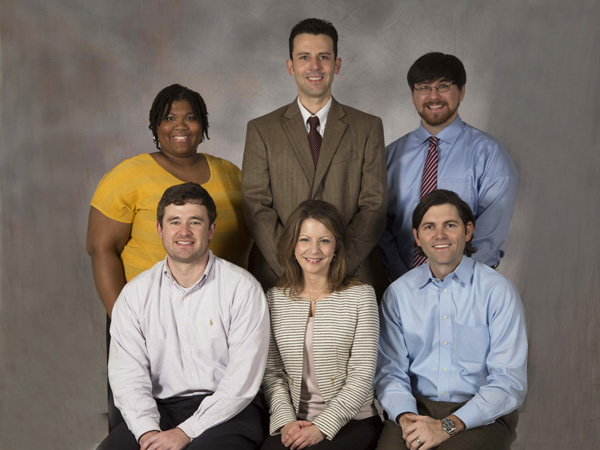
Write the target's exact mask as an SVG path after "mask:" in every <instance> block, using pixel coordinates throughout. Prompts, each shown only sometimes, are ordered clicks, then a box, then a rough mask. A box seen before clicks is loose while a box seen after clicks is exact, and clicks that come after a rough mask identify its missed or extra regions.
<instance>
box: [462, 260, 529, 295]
mask: <svg viewBox="0 0 600 450" xmlns="http://www.w3.org/2000/svg"><path fill="white" fill-rule="evenodd" d="M473 262H474V265H473V284H474V286H475V287H477V288H478V290H480V292H481V293H482V294H483V295H484V296H485V297H486V298H487V299H488V301H490V302H492V303H495V304H498V303H501V304H505V303H507V302H508V303H513V302H517V303H520V302H521V296H520V294H519V292H518V290H517V288H516V286H515V285H514V284H513V283H512V281H510V280H509V279H508V278H507V277H505V276H504V275H502V274H501V273H500V272H498V271H497V270H495V269H492V268H491V267H489V266H487V265H485V264H483V263H481V262H479V261H476V260H473Z"/></svg>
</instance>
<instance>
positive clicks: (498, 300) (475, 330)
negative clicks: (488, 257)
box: [375, 256, 527, 428]
mask: <svg viewBox="0 0 600 450" xmlns="http://www.w3.org/2000/svg"><path fill="white" fill-rule="evenodd" d="M380 322H381V334H380V341H379V359H378V363H377V372H376V376H375V390H376V393H377V398H378V399H379V401H380V402H381V405H382V406H383V408H384V409H385V411H386V412H387V413H388V415H389V417H390V419H392V420H395V419H396V417H397V416H398V415H399V414H402V413H404V412H413V413H415V414H417V404H416V400H415V398H414V396H413V394H415V395H422V396H425V397H427V398H428V399H430V400H433V401H446V402H465V401H466V402H467V403H466V404H465V405H464V406H462V407H461V408H460V409H458V411H456V412H455V413H454V414H455V415H456V416H457V417H459V418H460V419H461V420H462V421H463V422H464V423H465V425H466V426H467V428H475V427H479V426H482V425H487V424H490V423H492V422H494V420H496V419H497V418H499V417H501V416H503V415H505V414H508V413H509V412H511V411H513V410H515V409H517V408H518V407H519V406H520V405H521V403H523V400H524V398H525V394H526V393H527V333H526V330H525V314H524V311H523V304H522V302H521V298H520V296H519V293H518V292H517V290H516V288H515V287H514V285H513V284H512V283H511V282H510V281H509V280H508V279H507V278H506V277H504V276H503V275H501V274H499V273H498V272H496V271H495V270H494V269H492V268H490V267H488V266H485V265H484V264H481V263H479V262H477V261H475V260H473V259H472V258H468V257H466V256H464V257H463V258H462V260H461V262H460V264H459V265H458V267H457V268H456V270H455V271H454V272H452V273H451V274H449V275H447V276H446V277H445V278H444V280H443V281H441V280H438V279H435V278H434V277H433V275H432V274H431V271H430V269H429V265H428V264H424V265H422V266H421V267H418V268H416V269H414V270H412V271H410V272H408V273H407V274H406V275H404V276H403V277H401V278H400V279H399V280H396V281H395V282H394V283H393V284H392V285H391V286H390V287H389V288H388V290H387V291H386V292H385V295H384V296H383V300H382V304H381V320H380Z"/></svg>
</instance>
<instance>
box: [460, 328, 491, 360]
mask: <svg viewBox="0 0 600 450" xmlns="http://www.w3.org/2000/svg"><path fill="white" fill-rule="evenodd" d="M454 342H455V352H456V357H457V359H458V363H459V365H460V363H468V364H473V365H476V366H482V365H485V362H486V359H487V355H488V353H489V347H490V336H489V332H488V328H487V326H469V325H459V324H455V325H454Z"/></svg>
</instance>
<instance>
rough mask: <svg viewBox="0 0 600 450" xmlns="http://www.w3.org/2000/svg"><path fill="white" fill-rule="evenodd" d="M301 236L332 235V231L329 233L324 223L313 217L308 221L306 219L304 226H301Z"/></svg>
mask: <svg viewBox="0 0 600 450" xmlns="http://www.w3.org/2000/svg"><path fill="white" fill-rule="evenodd" d="M300 234H306V235H309V234H319V235H322V236H323V235H328V236H331V235H332V233H331V231H329V228H327V226H326V225H325V224H324V223H323V222H321V221H320V220H317V219H313V218H312V217H309V218H308V219H305V220H304V222H302V225H301V226H300Z"/></svg>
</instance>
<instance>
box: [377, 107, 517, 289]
mask: <svg viewBox="0 0 600 450" xmlns="http://www.w3.org/2000/svg"><path fill="white" fill-rule="evenodd" d="M430 136H431V134H430V133H429V132H428V131H427V130H426V129H425V128H424V127H423V125H422V124H421V125H420V126H419V128H417V129H416V130H414V131H412V132H410V133H408V134H407V135H405V136H403V137H401V138H400V139H398V140H397V141H395V142H393V143H392V144H390V145H388V146H387V148H386V158H387V177H388V215H387V224H386V229H385V231H384V233H383V236H382V237H381V241H380V247H381V250H382V253H383V259H384V262H385V265H386V268H387V271H388V276H389V277H390V280H392V281H393V280H395V279H397V278H398V277H400V276H401V275H403V274H404V273H406V272H408V270H409V269H410V268H411V267H412V261H413V256H414V244H413V243H414V239H413V234H412V214H413V211H414V209H415V207H416V206H417V204H418V203H419V200H420V196H421V179H422V177H423V167H424V165H425V159H426V158H427V151H428V148H429V143H428V142H427V139H428V138H429V137H430ZM437 137H438V138H439V142H438V153H439V162H438V189H448V190H450V191H454V192H456V193H457V194H458V195H459V196H460V197H461V198H462V199H463V200H464V201H465V202H467V203H468V205H469V206H470V207H471V210H472V211H473V214H475V218H476V219H477V224H476V226H475V230H474V238H473V245H474V246H475V247H477V248H478V252H477V253H476V254H475V255H474V258H475V259H477V260H478V261H481V262H482V263H484V264H487V265H489V266H493V265H495V264H497V263H498V261H500V258H501V257H502V256H503V254H504V252H503V251H502V245H503V244H504V241H505V240H506V236H507V235H508V229H509V226H510V220H511V218H512V214H513V210H514V207H515V201H516V196H517V184H518V175H517V169H516V168H515V165H514V164H513V162H512V160H511V159H510V156H509V155H508V153H507V152H506V150H505V149H504V147H503V146H502V144H500V143H499V142H498V141H497V140H496V139H494V138H493V137H492V136H490V135H489V134H486V133H484V132H483V131H480V130H478V129H477V128H473V127H472V126H470V125H468V124H466V123H464V122H463V121H462V120H461V119H460V117H457V118H456V119H455V120H454V122H452V123H451V124H450V125H449V126H447V127H446V128H444V130H442V131H441V132H440V133H439V134H438V135H437Z"/></svg>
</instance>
